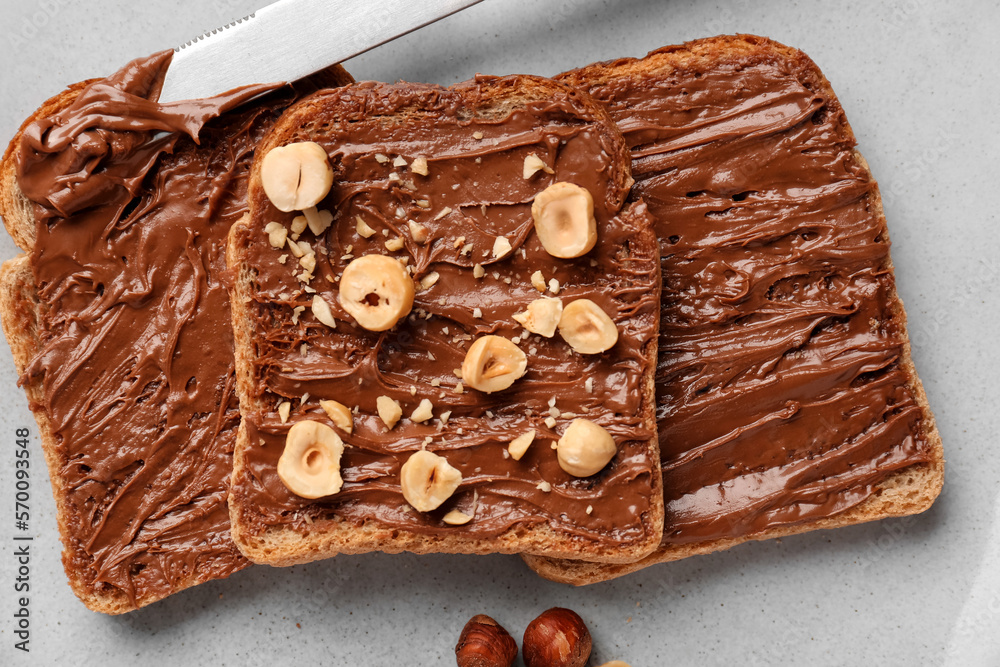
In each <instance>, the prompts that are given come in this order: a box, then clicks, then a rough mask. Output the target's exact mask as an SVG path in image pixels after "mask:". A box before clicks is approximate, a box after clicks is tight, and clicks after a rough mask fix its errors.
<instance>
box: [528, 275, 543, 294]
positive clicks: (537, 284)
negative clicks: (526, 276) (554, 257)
mask: <svg viewBox="0 0 1000 667" xmlns="http://www.w3.org/2000/svg"><path fill="white" fill-rule="evenodd" d="M531 286H532V287H534V288H535V289H536V290H538V291H539V292H544V291H545V278H544V276H542V272H541V271H535V272H534V273H532V274H531Z"/></svg>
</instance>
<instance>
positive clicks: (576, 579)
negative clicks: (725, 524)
mask: <svg viewBox="0 0 1000 667" xmlns="http://www.w3.org/2000/svg"><path fill="white" fill-rule="evenodd" d="M753 52H771V53H776V54H779V55H781V56H783V57H785V58H788V59H789V60H792V61H796V62H799V63H802V64H803V65H805V66H806V67H808V68H809V69H810V70H812V71H813V72H814V73H815V74H816V76H817V78H818V80H819V81H820V84H821V86H822V88H823V92H824V93H825V94H826V95H827V96H828V99H830V100H833V101H836V100H837V97H836V95H835V93H834V91H833V88H832V86H831V85H830V82H829V81H828V80H827V78H826V77H825V76H824V75H823V73H822V71H821V70H820V69H819V67H817V66H816V64H815V63H814V62H813V61H812V59H810V58H809V56H807V55H806V54H805V53H803V52H802V51H799V50H798V49H795V48H792V47H789V46H785V45H783V44H780V43H778V42H775V41H773V40H771V39H768V38H766V37H757V36H754V35H734V36H720V37H712V38H708V39H702V40H696V41H693V42H688V43H686V44H684V45H677V46H666V47H663V48H661V49H657V50H655V51H652V52H650V53H649V54H647V55H646V56H645V57H643V58H623V59H619V60H611V61H607V62H603V63H595V64H593V65H588V66H586V67H583V68H580V69H577V70H572V71H570V72H566V73H564V74H561V75H559V78H560V79H561V80H565V81H567V82H569V83H572V84H573V85H578V86H580V87H582V88H584V89H586V88H587V87H588V85H593V84H598V83H600V82H602V81H606V80H609V79H612V78H614V77H615V76H618V75H631V74H647V75H649V76H653V77H655V76H657V74H658V70H659V69H660V68H661V67H667V66H678V67H680V66H689V65H691V64H692V63H695V62H700V63H701V64H703V65H705V66H710V65H711V64H712V63H715V62H720V61H724V59H725V58H726V57H727V56H733V55H738V54H746V53H753ZM844 125H845V129H846V130H847V133H848V135H849V137H850V139H851V140H852V141H854V140H855V136H854V132H853V130H852V129H851V127H850V125H849V123H848V121H847V118H846V115H845V117H844ZM854 157H855V159H856V160H857V163H858V164H859V165H860V166H861V167H862V168H864V170H865V171H866V172H867V173H868V174H869V175H871V171H870V169H869V168H868V163H867V162H866V161H865V159H864V158H863V157H862V155H861V153H859V152H858V151H857V150H855V151H854ZM870 198H871V199H870V201H871V205H872V207H873V209H874V211H875V214H876V216H877V217H878V220H879V223H880V225H881V227H882V236H883V237H884V239H885V242H886V243H889V233H888V227H887V224H886V219H885V213H884V210H883V206H882V196H881V193H880V192H879V189H878V184H877V183H876V182H875V180H874V178H872V179H871V185H870ZM884 268H885V269H887V270H888V271H889V272H890V274H892V275H893V280H892V283H891V288H890V292H889V297H888V298H889V304H890V307H891V309H892V312H893V316H894V318H895V322H896V326H897V327H898V330H899V333H900V336H901V338H902V340H903V356H902V357H901V359H900V362H899V363H900V366H901V367H902V369H903V371H904V372H905V374H906V375H907V378H908V386H909V388H910V390H911V391H912V392H913V394H914V398H915V401H916V403H917V404H918V405H919V406H920V409H921V412H922V422H923V429H924V431H925V435H926V437H927V440H928V442H929V443H930V445H931V449H932V451H933V452H934V460H933V461H932V462H930V463H917V464H914V465H912V466H909V467H907V468H905V469H903V470H900V471H898V472H896V473H894V474H892V475H891V476H889V477H888V478H886V479H885V480H883V481H882V482H881V483H880V484H879V485H878V486H877V487H876V489H875V491H874V493H872V495H871V496H869V497H868V498H867V499H865V500H864V501H863V502H861V503H860V504H858V505H856V506H854V507H852V508H850V509H848V510H846V511H844V512H841V513H839V514H837V515H834V516H831V517H826V518H824V519H820V520H817V521H811V522H808V523H803V524H797V525H791V526H779V527H775V528H771V529H768V530H765V531H761V532H759V533H754V534H752V535H747V536H744V537H737V538H726V539H718V540H709V541H706V542H698V543H694V544H685V545H679V546H668V547H663V548H660V549H658V550H657V551H655V552H654V553H652V554H651V555H649V556H647V557H646V558H644V559H642V560H641V561H638V562H635V563H630V564H625V565H613V564H612V565H609V564H602V563H587V562H583V561H566V560H559V559H553V558H546V557H539V556H530V555H528V556H524V560H525V562H527V564H528V565H529V566H530V567H531V568H532V569H533V570H535V572H537V573H538V574H539V575H541V576H542V577H545V578H546V579H550V580H552V581H557V582H560V583H568V584H573V585H576V586H581V585H587V584H593V583H598V582H601V581H607V580H609V579H614V578H617V577H620V576H623V575H626V574H629V573H630V572H635V571H637V570H641V569H642V568H645V567H648V566H650V565H654V564H656V563H665V562H670V561H675V560H680V559H682V558H687V557H688V556H695V555H702V554H708V553H712V552H714V551H722V550H725V549H729V548H732V547H734V546H736V545H738V544H742V543H744V542H749V541H756V540H768V539H772V538H776V537H785V536H788V535H796V534H799V533H806V532H809V531H812V530H819V529H826V528H839V527H842V526H850V525H854V524H859V523H866V522H868V521H877V520H879V519H884V518H888V517H898V516H907V515H911V514H919V513H920V512H923V511H925V510H927V509H928V508H929V507H930V506H931V505H932V504H933V502H934V500H935V499H936V498H937V496H938V495H939V494H940V492H941V488H942V485H943V484H944V463H945V459H944V449H943V445H942V443H941V435H940V433H939V432H938V430H937V425H936V423H935V420H934V415H933V413H932V412H931V409H930V406H929V404H928V402H927V395H926V393H925V392H924V387H923V384H922V383H921V382H920V378H919V377H918V376H917V371H916V368H915V366H914V364H913V358H912V355H911V348H910V339H909V335H908V334H907V330H906V312H905V311H904V309H903V302H902V300H901V299H900V298H899V294H898V293H897V290H896V282H895V274H894V273H893V265H892V261H891V258H889V259H887V260H886V263H885V266H884Z"/></svg>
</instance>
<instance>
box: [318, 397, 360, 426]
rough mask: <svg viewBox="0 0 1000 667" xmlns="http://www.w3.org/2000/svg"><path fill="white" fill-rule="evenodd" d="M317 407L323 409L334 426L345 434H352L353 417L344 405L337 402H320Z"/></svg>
mask: <svg viewBox="0 0 1000 667" xmlns="http://www.w3.org/2000/svg"><path fill="white" fill-rule="evenodd" d="M319 407H321V408H323V412H325V413H326V416H327V417H329V418H330V421H332V422H333V424H334V426H336V427H337V428H339V429H341V430H342V431H346V432H347V433H353V432H354V416H353V415H352V414H351V410H350V408H348V407H347V406H346V405H344V404H343V403H338V402H337V401H320V402H319Z"/></svg>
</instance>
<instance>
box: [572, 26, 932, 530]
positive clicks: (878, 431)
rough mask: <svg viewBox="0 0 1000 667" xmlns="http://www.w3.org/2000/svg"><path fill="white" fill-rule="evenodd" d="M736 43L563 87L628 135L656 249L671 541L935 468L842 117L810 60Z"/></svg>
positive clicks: (744, 526) (782, 515)
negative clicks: (929, 465) (584, 95)
mask: <svg viewBox="0 0 1000 667" xmlns="http://www.w3.org/2000/svg"><path fill="white" fill-rule="evenodd" d="M752 39H753V38H751V40H752ZM710 41H712V40H706V42H710ZM717 41H718V42H725V41H726V40H725V39H724V38H720V39H719V40H717ZM758 41H763V42H766V41H767V40H758ZM731 42H732V44H735V45H736V46H730V45H729V42H726V43H724V44H722V45H721V46H719V45H716V44H712V45H709V46H706V47H704V48H702V50H699V47H695V48H692V50H691V52H690V53H688V52H685V48H684V47H672V48H668V49H664V53H671V54H672V52H673V51H676V52H677V54H676V56H675V58H674V60H672V61H671V62H672V63H673V64H672V65H670V66H664V68H663V69H662V70H659V71H657V73H656V75H655V76H654V75H651V74H650V73H649V71H648V69H647V68H646V67H644V66H643V61H620V62H619V63H612V64H608V65H607V66H606V67H607V68H608V69H609V71H610V70H612V69H615V68H616V67H617V68H618V69H617V70H616V71H615V74H614V75H613V76H606V75H604V73H603V72H602V71H601V68H602V67H605V66H601V65H598V66H594V68H587V69H584V70H580V71H579V72H570V73H568V74H567V75H565V80H567V81H569V82H573V83H576V84H578V85H580V86H581V87H582V88H584V89H586V90H588V91H589V92H590V93H591V94H593V95H594V96H595V97H596V98H598V99H599V100H601V101H602V102H604V103H605V104H606V105H607V107H608V109H609V111H610V112H611V115H612V116H613V117H614V118H615V121H616V122H617V123H618V124H619V127H621V129H622V131H623V133H624V134H625V137H626V141H627V143H628V144H629V146H630V148H631V150H632V157H633V176H634V178H635V180H636V183H635V187H634V189H633V195H634V196H636V197H641V198H642V199H643V200H644V201H646V202H647V204H648V206H649V210H650V213H651V214H652V216H653V217H654V219H655V224H656V229H657V236H658V237H659V240H660V250H661V267H662V275H663V300H662V310H661V320H660V338H659V347H660V357H659V366H658V368H657V376H656V388H657V418H658V429H659V439H660V451H661V456H662V460H661V461H662V469H663V489H664V494H665V500H666V519H665V529H664V538H663V539H664V546H666V547H670V546H676V545H685V544H692V543H700V542H710V541H713V540H720V539H724V538H740V537H745V536H748V535H753V534H755V533H760V532H761V531H764V530H766V529H769V528H772V527H777V526H788V525H794V524H798V523H803V522H809V521H813V520H817V519H822V518H825V517H830V516H833V515H836V514H838V513H840V512H842V511H844V510H846V509H848V508H851V507H854V506H856V505H858V504H859V503H861V502H862V501H863V500H865V499H866V498H868V497H869V496H870V495H871V494H872V493H873V492H874V491H875V489H876V487H877V485H878V484H879V483H880V482H882V481H884V480H886V479H887V478H888V477H890V476H891V475H893V473H895V472H897V471H900V470H902V469H904V468H907V467H909V466H912V465H913V464H916V463H923V462H928V461H932V460H936V458H935V457H936V455H935V454H934V448H933V447H932V444H931V443H930V441H929V438H928V429H932V428H933V422H932V421H931V422H929V421H928V417H927V414H925V412H924V410H923V408H922V407H921V406H920V405H919V403H918V400H917V397H916V395H915V393H916V392H917V391H919V389H916V390H915V389H914V387H915V386H919V383H918V381H917V380H916V379H915V375H913V371H912V366H908V365H909V359H908V349H905V346H906V339H905V334H904V333H903V331H904V329H903V326H904V319H903V318H904V316H903V312H902V307H901V305H900V303H899V301H898V298H897V297H896V295H895V288H894V279H893V275H892V271H891V265H890V263H889V241H888V237H887V235H886V229H885V224H884V219H883V218H882V216H881V210H880V205H879V204H878V200H877V197H876V196H874V195H873V192H874V191H875V185H874V182H873V181H872V179H871V176H870V174H869V172H868V170H867V168H866V166H865V165H864V163H863V162H862V161H861V160H860V158H859V156H858V155H857V153H856V152H855V151H854V143H855V142H854V137H853V134H852V133H851V131H850V127H849V126H848V124H847V121H846V119H845V117H844V112H843V110H842V108H841V107H840V105H839V103H838V102H837V100H836V99H835V98H833V97H832V93H830V91H829V88H828V85H826V84H825V81H824V80H823V79H822V77H821V75H820V74H819V71H818V70H817V69H816V67H815V65H813V64H812V62H811V61H809V60H808V58H806V57H805V56H802V54H798V56H797V57H796V58H789V57H783V56H777V55H776V54H775V52H774V51H773V49H772V48H771V47H768V46H764V47H760V48H758V47H755V46H750V47H749V48H746V49H745V52H738V49H740V48H743V47H741V46H740V43H741V40H740V39H739V38H733V39H732V40H731ZM748 43H750V42H748ZM753 43H754V44H755V43H756V42H753ZM721 48H727V49H728V48H731V49H732V52H731V53H727V54H726V56H725V57H717V56H716V51H713V49H721ZM789 51H790V50H789ZM706 53H707V54H708V55H704V54H706ZM655 56H656V54H652V56H651V57H655ZM705 61H708V62H710V63H711V64H710V66H706V65H705ZM633 63H634V64H633ZM650 67H651V66H650ZM907 366H908V367H907Z"/></svg>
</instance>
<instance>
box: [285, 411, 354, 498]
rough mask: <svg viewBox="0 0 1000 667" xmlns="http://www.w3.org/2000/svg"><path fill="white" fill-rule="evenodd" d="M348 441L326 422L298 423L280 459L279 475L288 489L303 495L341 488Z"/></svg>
mask: <svg viewBox="0 0 1000 667" xmlns="http://www.w3.org/2000/svg"><path fill="white" fill-rule="evenodd" d="M343 453H344V442H343V441H342V440H341V439H340V436H339V435H337V432H336V431H334V430H333V429H332V428H330V427H329V426H327V425H326V424H321V423H319V422H314V421H310V420H306V421H300V422H297V423H296V424H295V425H294V426H292V428H290V429H289V430H288V435H287V436H286V438H285V449H284V451H282V453H281V458H279V459H278V477H279V478H280V479H281V481H282V483H283V484H284V485H285V486H286V487H288V490H289V491H291V492H292V493H294V494H295V495H297V496H301V497H303V498H310V499H312V498H322V497H323V496H330V495H333V494H335V493H337V492H339V491H340V488H341V487H342V486H343V484H344V480H343V479H342V478H341V476H340V457H341V455H342V454H343Z"/></svg>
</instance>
